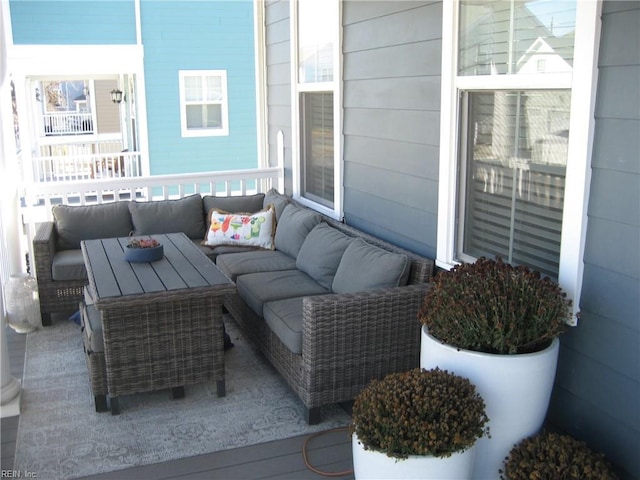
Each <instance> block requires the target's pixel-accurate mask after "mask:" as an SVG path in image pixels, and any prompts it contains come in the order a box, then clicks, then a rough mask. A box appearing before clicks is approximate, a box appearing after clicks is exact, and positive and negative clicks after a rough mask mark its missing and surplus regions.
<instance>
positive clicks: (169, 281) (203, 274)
mask: <svg viewBox="0 0 640 480" xmlns="http://www.w3.org/2000/svg"><path fill="white" fill-rule="evenodd" d="M144 237H149V236H136V238H144ZM150 237H152V238H154V239H155V240H157V241H158V242H159V243H161V244H162V245H163V248H164V257H163V258H162V259H160V260H158V261H155V262H128V261H127V260H125V253H124V251H125V248H126V246H127V245H128V243H129V237H120V238H103V239H97V240H85V241H82V242H81V248H82V254H83V257H84V261H85V265H86V268H87V275H88V277H89V285H90V287H91V290H92V293H93V295H94V300H95V302H96V305H97V306H98V307H100V306H101V304H102V305H106V304H108V303H111V302H116V301H117V302H122V301H126V300H128V299H134V298H135V299H136V300H142V299H143V298H145V297H148V299H153V298H162V297H166V296H172V295H198V294H203V293H204V294H218V295H226V294H228V293H232V292H234V291H235V284H234V283H233V282H232V281H231V280H230V279H229V278H228V277H227V276H226V275H225V274H223V273H222V272H221V271H220V270H219V269H218V267H216V265H215V264H214V263H213V262H212V261H211V260H210V259H209V258H208V257H207V256H206V255H205V254H204V252H202V251H201V250H200V249H199V248H198V247H197V246H196V245H195V244H194V243H193V242H192V241H191V240H190V239H189V238H188V237H187V236H186V235H185V234H184V233H169V234H158V235H152V236H150Z"/></svg>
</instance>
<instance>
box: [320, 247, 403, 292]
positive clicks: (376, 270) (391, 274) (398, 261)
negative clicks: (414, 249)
mask: <svg viewBox="0 0 640 480" xmlns="http://www.w3.org/2000/svg"><path fill="white" fill-rule="evenodd" d="M410 267H411V262H410V261H409V258H408V257H407V256H406V255H403V254H400V253H393V252H388V251H386V250H383V249H381V248H378V247H375V246H373V245H371V244H369V243H366V242H365V241H364V240H361V239H359V238H358V239H354V240H353V241H352V242H351V243H350V244H349V246H348V247H347V249H346V250H345V251H344V254H343V255H342V259H341V260H340V265H338V270H337V271H336V275H335V277H334V279H333V285H332V290H333V291H334V292H335V293H355V292H363V291H366V290H375V289H377V288H390V287H397V286H400V285H406V283H407V280H408V278H409V268H410Z"/></svg>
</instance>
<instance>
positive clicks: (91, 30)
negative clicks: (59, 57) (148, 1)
mask: <svg viewBox="0 0 640 480" xmlns="http://www.w3.org/2000/svg"><path fill="white" fill-rule="evenodd" d="M9 5H10V10H11V26H12V29H13V42H14V44H16V45H123V44H135V43H136V24H135V6H134V2H133V0H101V1H82V2H80V1H34V0H10V2H9Z"/></svg>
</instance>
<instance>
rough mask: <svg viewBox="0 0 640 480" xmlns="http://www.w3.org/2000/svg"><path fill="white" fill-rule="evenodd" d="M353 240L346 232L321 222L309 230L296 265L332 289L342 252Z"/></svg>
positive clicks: (325, 286)
mask: <svg viewBox="0 0 640 480" xmlns="http://www.w3.org/2000/svg"><path fill="white" fill-rule="evenodd" d="M351 240H352V239H351V238H350V237H348V236H347V235H345V234H344V233H341V232H339V231H338V230H336V229H335V228H331V227H330V226H329V225H327V224H326V223H324V222H321V223H320V224H319V225H316V226H315V228H314V229H313V230H311V232H309V235H307V238H306V239H305V241H304V243H303V244H302V247H301V248H300V252H298V258H297V259H296V267H297V268H298V270H302V271H303V272H305V273H306V274H307V275H309V276H310V277H311V278H313V279H314V280H315V281H316V282H318V283H319V284H320V285H322V286H323V287H324V288H327V289H331V285H332V284H333V277H334V276H335V274H336V271H337V270H338V265H339V264H340V260H341V259H342V254H343V253H344V251H345V250H346V249H347V247H348V246H349V243H350V242H351Z"/></svg>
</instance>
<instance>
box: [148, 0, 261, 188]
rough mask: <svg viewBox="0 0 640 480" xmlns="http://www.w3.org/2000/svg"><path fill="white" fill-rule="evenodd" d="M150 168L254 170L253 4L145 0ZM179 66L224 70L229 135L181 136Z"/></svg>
mask: <svg viewBox="0 0 640 480" xmlns="http://www.w3.org/2000/svg"><path fill="white" fill-rule="evenodd" d="M141 13H142V15H141V16H142V42H143V44H144V51H145V58H144V64H145V77H146V78H145V82H146V95H147V96H146V98H147V116H148V130H149V153H150V159H151V161H150V163H151V174H153V175H155V174H170V173H182V172H185V171H189V172H201V171H208V170H228V169H238V168H255V167H257V166H258V160H257V131H256V96H255V71H254V69H255V62H254V32H253V4H252V2H251V1H249V0H242V1H227V2H222V1H208V2H203V1H194V2H183V1H181V2H176V1H163V2H157V1H151V0H143V2H142V5H141ZM179 70H226V71H227V88H228V96H229V136H223V137H197V138H182V137H181V131H180V94H179V85H178V71H179Z"/></svg>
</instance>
